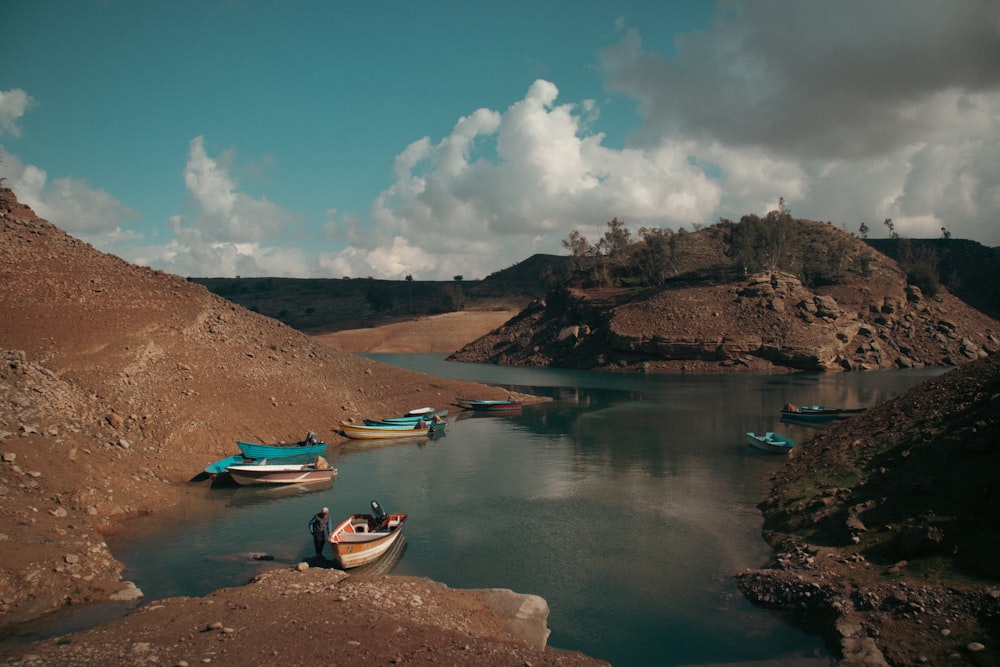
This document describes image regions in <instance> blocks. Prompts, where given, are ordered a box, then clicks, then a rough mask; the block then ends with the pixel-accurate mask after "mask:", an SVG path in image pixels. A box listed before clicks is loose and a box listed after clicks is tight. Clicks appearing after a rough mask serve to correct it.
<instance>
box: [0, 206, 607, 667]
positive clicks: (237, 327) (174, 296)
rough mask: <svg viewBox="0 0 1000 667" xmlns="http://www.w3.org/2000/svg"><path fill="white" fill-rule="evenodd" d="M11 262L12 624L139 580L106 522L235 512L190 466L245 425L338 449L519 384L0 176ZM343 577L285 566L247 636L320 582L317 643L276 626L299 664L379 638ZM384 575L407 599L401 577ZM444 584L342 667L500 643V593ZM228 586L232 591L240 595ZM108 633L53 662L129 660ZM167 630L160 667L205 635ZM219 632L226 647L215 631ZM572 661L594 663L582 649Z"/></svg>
mask: <svg viewBox="0 0 1000 667" xmlns="http://www.w3.org/2000/svg"><path fill="white" fill-rule="evenodd" d="M0 276H2V278H0V280H2V285H3V289H2V290H0V452H2V461H0V629H3V630H5V631H6V630H13V631H16V628H17V626H18V625H19V624H21V623H23V622H25V621H28V620H30V619H35V618H38V617H41V616H43V615H45V614H48V613H49V612H52V611H54V610H57V609H59V608H61V607H63V606H65V605H82V604H86V603H88V602H95V601H102V600H108V599H115V598H124V599H129V598H130V597H131V596H134V595H135V594H136V591H135V590H134V588H132V587H130V586H129V585H127V584H126V583H125V582H122V581H121V578H120V575H121V572H122V564H121V563H119V562H118V561H117V560H115V559H114V557H113V556H112V554H111V553H110V552H109V550H108V547H107V544H106V542H105V539H104V536H105V535H107V534H108V533H111V532H114V531H118V530H121V529H122V528H123V526H124V525H125V522H126V521H127V519H129V518H130V517H134V516H138V515H143V514H154V513H155V514H160V515H163V516H165V518H169V517H170V516H174V515H182V514H184V513H185V512H198V513H202V514H203V513H206V512H218V511H224V509H222V508H219V507H217V505H218V503H210V502H206V501H205V493H204V488H203V486H199V485H196V484H194V485H193V484H191V483H190V481H191V480H192V478H193V477H195V476H196V475H197V473H199V472H200V471H201V470H202V468H203V467H204V466H205V465H206V464H208V463H210V462H212V461H215V460H218V459H220V458H222V457H224V456H228V455H230V454H232V453H233V449H234V441H235V440H237V439H245V440H251V441H258V442H295V441H298V440H301V439H302V437H303V436H304V434H305V433H306V431H307V430H312V431H315V432H317V433H319V434H320V435H321V436H322V437H323V438H324V439H326V440H327V441H328V442H330V443H331V445H333V446H336V445H337V444H338V443H339V442H340V441H341V440H342V438H340V437H339V436H337V435H336V434H335V433H334V431H333V428H334V427H335V425H336V424H337V423H338V422H339V421H340V420H341V419H344V418H349V417H354V418H360V417H364V416H369V415H372V414H392V413H401V412H402V411H405V410H407V409H410V408H413V407H416V406H421V405H438V406H446V405H452V404H454V402H455V399H456V397H457V396H461V395H468V394H470V393H475V394H477V395H483V396H487V395H489V396H495V397H497V398H501V397H504V396H506V395H507V392H506V391H501V390H499V389H497V388H493V387H485V386H482V385H477V384H474V383H469V382H462V381H450V380H441V379H437V378H433V377H430V376H427V375H424V374H420V373H411V372H408V371H403V370H400V369H398V368H394V367H390V366H385V365H382V364H378V363H375V362H372V361H369V360H366V359H362V358H359V357H355V356H353V355H351V354H348V353H344V352H340V351H337V350H334V349H332V348H330V347H328V346H325V345H323V344H321V343H319V342H317V341H315V340H314V339H311V338H309V337H308V336H306V335H305V334H303V333H301V332H299V331H296V330H294V329H291V328H289V327H288V326H286V325H284V324H281V323H280V322H277V321H275V320H272V319H270V318H267V317H264V316H262V315H259V314H256V313H253V312H250V311H248V310H245V309H244V308H242V307H240V306H237V305H235V304H233V303H231V302H229V301H226V300H224V299H222V298H220V297H218V296H216V295H214V294H212V293H210V292H209V291H208V290H207V289H205V288H204V287H203V286H201V285H197V284H195V283H192V282H189V281H187V280H184V279H182V278H180V277H177V276H173V275H168V274H164V273H162V272H159V271H154V270H150V269H147V268H141V267H138V266H134V265H131V264H129V263H127V262H124V261H122V260H121V259H119V258H117V257H114V256H111V255H107V254H104V253H101V252H98V251H97V250H95V249H94V248H93V247H91V246H89V245H88V244H86V243H83V242H81V241H79V240H78V239H75V238H72V237H70V236H68V235H67V234H65V233H64V232H62V231H61V230H59V229H57V228H56V227H54V226H53V225H51V224H49V223H48V222H46V221H44V220H41V219H39V218H38V217H37V216H35V214H34V213H33V212H32V211H31V210H30V209H29V208H27V207H25V206H23V205H21V204H19V203H18V202H17V200H16V198H15V197H14V195H13V193H12V192H11V191H10V190H7V189H0ZM334 574H335V572H333V571H327V574H325V575H319V574H314V575H310V576H312V577H313V578H316V577H319V579H316V580H315V581H313V583H312V584H309V585H305V580H304V579H303V580H301V582H302V586H301V588H300V584H299V583H295V582H289V581H285V583H284V584H283V585H281V586H280V588H281V590H282V595H277V593H275V594H274V595H273V598H274V599H272V600H270V601H269V603H268V604H267V605H266V606H260V605H257V606H255V607H251V608H250V612H249V613H248V615H247V616H246V617H245V618H244V619H243V620H241V621H240V623H241V624H243V625H241V626H240V627H241V628H242V630H241V632H245V633H250V634H253V632H254V629H255V628H263V627H264V626H265V625H267V624H268V623H271V622H273V619H274V618H282V617H284V618H287V617H288V616H289V615H292V616H294V617H298V618H299V619H303V616H302V613H301V611H302V609H304V608H309V609H315V608H316V604H317V596H316V595H312V594H311V593H313V592H315V591H313V590H312V588H311V587H315V586H318V587H319V588H320V589H322V590H324V591H328V595H326V596H325V598H326V599H325V602H324V604H328V605H329V606H330V607H331V609H330V613H332V614H335V616H334V617H336V618H338V619H339V620H340V621H341V623H340V624H339V625H338V626H337V628H336V629H335V630H331V629H330V628H327V627H324V629H323V631H322V633H320V632H319V631H316V632H315V633H313V634H314V635H315V636H316V637H317V639H318V641H315V642H311V643H310V642H306V643H304V644H303V643H302V642H301V641H298V640H295V639H292V638H290V637H287V636H282V635H281V633H276V634H275V635H274V637H273V642H274V644H273V646H271V647H270V648H269V650H271V649H273V651H274V654H275V655H277V654H279V653H284V654H285V655H286V656H289V657H290V658H291V660H292V662H296V661H297V662H298V663H299V664H301V663H304V662H306V661H312V660H317V659H321V658H322V659H326V660H330V659H334V660H335V661H336V660H337V657H336V655H335V654H332V653H330V646H331V644H330V641H331V640H336V639H338V638H339V640H340V641H339V644H337V645H338V646H343V647H348V648H347V649H345V650H349V644H348V642H349V641H351V640H353V639H354V638H356V637H365V636H367V633H368V629H369V628H370V627H371V623H372V622H373V621H372V618H373V616H372V614H373V613H375V612H372V611H371V609H369V608H368V607H367V606H366V605H367V603H364V604H361V601H360V598H359V603H358V604H361V607H358V606H356V605H354V604H352V603H351V602H350V601H349V600H350V598H351V596H350V595H349V594H348V592H347V590H348V589H347V588H338V586H340V584H341V583H343V582H342V581H341V580H340V579H339V578H336V577H333V575H334ZM286 576H292V575H286ZM347 581H348V582H349V581H350V580H349V579H348V580H347ZM370 585H371V586H372V587H373V589H374V590H378V589H381V590H382V591H383V592H384V593H385V595H386V597H385V598H384V599H385V600H391V599H392V597H391V595H392V594H391V593H390V591H391V589H393V586H394V585H395V584H392V583H379V582H373V583H372V584H370ZM344 586H348V584H344ZM438 589H443V587H438ZM438 589H435V588H434V587H433V586H431V587H430V588H429V590H428V592H426V593H422V595H423V598H422V599H423V600H425V601H426V603H427V604H428V605H430V603H431V602H432V599H431V598H432V597H433V596H435V595H436V594H437V593H435V592H434V591H435V590H438ZM338 590H340V591H341V592H340V593H339V595H340V597H338V593H336V591H338ZM439 593H440V595H441V600H442V601H445V602H442V603H441V604H442V605H443V606H442V610H439V611H438V612H437V615H436V616H435V618H430V617H429V616H428V614H427V612H428V610H429V609H430V608H431V607H430V606H426V605H425V606H424V607H422V608H419V609H418V608H415V607H413V605H411V604H410V603H409V602H407V603H406V604H402V603H401V604H399V605H394V609H395V611H392V610H383V611H382V612H381V614H380V615H379V614H377V616H378V617H379V618H380V619H381V620H379V621H378V622H381V623H390V624H391V623H402V624H404V625H406V626H407V627H410V628H412V629H413V632H412V634H410V635H407V636H402V635H400V636H399V637H398V638H397V639H398V641H396V642H395V643H394V642H393V641H386V642H385V643H380V646H379V647H378V650H377V651H376V652H371V651H370V650H365V651H359V652H357V656H355V657H354V658H351V657H349V656H348V657H344V660H342V661H341V662H342V664H369V662H368V661H369V660H370V659H375V658H377V657H378V656H379V655H381V659H382V661H383V662H385V661H388V660H390V659H394V658H397V657H398V656H400V655H404V654H407V651H410V650H412V651H418V652H427V651H430V652H431V653H433V652H434V651H436V650H438V649H441V650H452V647H454V646H455V645H458V646H463V645H464V646H466V647H471V648H472V649H473V650H474V649H475V648H476V647H480V646H485V645H487V643H490V642H492V643H493V644H492V646H493V649H491V650H495V649H496V643H495V642H497V641H501V640H498V639H497V637H498V636H499V635H498V633H497V629H496V628H497V617H496V616H494V615H493V614H492V613H491V612H490V608H489V606H488V605H484V604H482V603H479V604H478V606H476V607H475V609H472V610H470V609H469V608H466V607H460V606H459V607H453V606H451V603H447V602H446V598H448V597H449V595H451V594H449V593H447V592H446V591H444V590H439ZM234 596H235V594H234ZM220 600H222V602H223V604H220V605H219V607H220V608H222V607H226V604H225V595H223V596H221V597H220ZM334 607H336V610H334V609H333V608H334ZM362 607H363V608H364V609H363V611H364V613H361V611H359V610H362ZM243 608H244V609H245V607H243ZM354 611H358V612H359V613H358V614H357V615H355V614H354ZM203 613H204V604H203V603H202V602H195V603H192V604H190V605H187V606H185V605H184V604H179V605H178V606H177V607H176V609H175V610H174V611H172V612H171V618H174V619H177V620H179V621H180V625H181V626H182V627H186V628H187V629H190V628H191V627H199V624H201V626H200V627H205V623H206V622H205V620H204V616H203ZM282 614H285V615H284V616H282ZM142 618H144V619H146V620H142V619H139V620H136V619H133V620H132V621H130V623H131V624H132V627H135V626H138V625H142V624H143V623H148V625H149V627H150V628H151V629H150V630H149V631H150V632H153V630H152V628H155V627H161V626H162V622H161V621H159V620H157V618H156V617H155V615H149V616H144V617H142ZM308 618H309V617H308V616H307V617H306V620H308ZM441 618H445V621H447V622H444V621H441V622H439V621H440V619H441ZM215 620H218V618H216V619H215ZM210 622H212V621H209V623H210ZM442 623H443V624H442ZM306 625H307V624H304V625H303V627H306ZM285 627H286V628H287V625H286V626H285ZM455 628H459V630H456V629H455ZM99 636H102V637H104V639H102V640H101V641H105V640H107V641H111V642H112V643H113V648H108V649H106V650H105V652H103V653H94V654H92V655H90V656H89V658H88V657H87V656H86V655H85V654H84V649H83V646H84V645H85V642H84V640H82V639H77V640H74V641H72V642H62V644H60V646H63V645H67V646H69V648H68V649H67V648H65V647H63V648H60V649H58V650H61V651H63V653H61V654H60V656H59V657H55V656H54V655H53V656H50V662H49V664H134V662H133V657H134V655H133V654H132V653H131V651H132V650H133V648H134V644H135V642H134V640H133V639H131V636H130V635H128V634H126V631H124V630H117V631H116V630H115V629H114V628H112V629H110V630H106V631H104V634H103V635H99ZM109 636H110V637H111V639H108V637H109ZM206 637H207V635H206ZM487 637H488V638H489V641H488V642H487ZM481 640H482V643H481ZM170 641H171V646H170V647H162V648H161V649H150V648H149V646H146V649H144V650H150V651H153V650H162V653H161V654H160V655H162V656H163V659H164V660H173V661H172V662H166V663H165V664H181V663H180V662H178V661H179V660H182V659H183V660H191V659H192V658H190V657H188V658H185V657H184V656H191V655H192V653H191V651H192V650H193V649H191V648H190V647H189V646H185V642H184V640H183V639H178V635H176V634H174V635H172V636H171V638H170ZM212 642H214V643H215V645H216V646H217V645H218V639H216V638H215V636H214V635H213V636H212ZM502 642H504V643H505V646H506V648H505V650H507V651H509V652H510V655H516V656H519V657H517V658H513V659H515V660H516V661H517V662H519V663H523V662H535V663H536V664H548V663H549V662H550V661H552V660H554V658H553V657H552V656H551V655H550V652H549V650H547V649H541V648H539V647H538V646H537V645H536V646H529V645H527V644H525V643H524V642H519V641H517V640H515V639H514V638H513V637H511V636H510V635H509V634H508V635H507V638H506V639H505V640H502ZM254 645H255V646H257V645H256V644H254ZM53 646H54V645H53ZM262 646H263V645H261V646H257V647H256V648H255V649H254V650H255V651H256V650H260V649H261V648H262ZM442 647H447V648H442ZM38 650H43V649H41V648H39V649H38ZM95 650H96V649H95ZM198 650H200V649H198ZM206 650H210V649H206ZM66 651H68V654H67V653H66ZM22 653H23V651H22ZM197 654H198V653H197V650H196V651H195V655H197ZM386 654H388V655H386ZM32 655H35V656H36V658H37V655H36V654H35V653H32V652H31V651H29V652H28V655H27V657H26V658H25V660H27V661H28V662H31V660H33V659H35V658H32V657H31V656H32ZM498 655H499V654H498ZM71 656H75V657H71ZM169 656H177V657H174V658H170V657H169ZM358 656H360V657H358ZM364 656H368V657H367V658H365V657H364ZM146 657H147V658H149V661H154V659H159V658H157V657H156V655H155V654H150V655H147V656H146ZM137 659H138V658H137ZM258 659H259V656H258ZM508 659H510V658H508ZM43 662H45V660H43ZM223 664H225V663H223ZM234 664H235V663H234ZM240 664H246V663H245V662H241V663H240ZM483 664H508V661H507V660H506V659H501V660H490V659H486V660H484V663H483ZM569 664H574V663H573V662H572V661H571V662H570V663H569ZM575 664H593V661H588V660H586V659H584V658H582V657H580V658H579V661H577V662H576V663H575Z"/></svg>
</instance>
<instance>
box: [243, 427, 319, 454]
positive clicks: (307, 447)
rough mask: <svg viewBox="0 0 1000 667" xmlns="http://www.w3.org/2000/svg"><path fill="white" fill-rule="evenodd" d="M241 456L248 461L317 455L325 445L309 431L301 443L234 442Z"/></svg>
mask: <svg viewBox="0 0 1000 667" xmlns="http://www.w3.org/2000/svg"><path fill="white" fill-rule="evenodd" d="M236 444H237V446H239V448H240V451H241V452H243V456H245V457H247V458H248V459H278V458H283V457H286V456H298V455H303V454H313V455H318V454H322V453H323V452H325V451H326V443H325V442H320V441H319V440H318V439H317V438H316V434H315V433H313V432H312V431H310V432H309V433H307V434H306V439H305V440H303V441H302V442H295V443H292V444H288V445H286V444H284V443H282V444H276V445H259V444H257V443H254V442H243V441H242V440H237V441H236Z"/></svg>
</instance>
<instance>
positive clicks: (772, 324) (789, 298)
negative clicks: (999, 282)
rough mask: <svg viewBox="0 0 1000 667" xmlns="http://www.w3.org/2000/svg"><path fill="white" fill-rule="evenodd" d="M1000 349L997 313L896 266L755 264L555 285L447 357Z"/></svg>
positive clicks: (642, 361) (617, 360)
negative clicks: (651, 282)
mask: <svg viewBox="0 0 1000 667" xmlns="http://www.w3.org/2000/svg"><path fill="white" fill-rule="evenodd" d="M998 350H1000V324H998V323H997V322H996V321H995V320H992V319H990V318H989V317H986V316H985V315H983V314H982V313H980V312H978V311H976V310H974V309H972V308H970V307H969V306H967V305H965V304H963V303H962V302H961V301H959V300H957V299H955V298H954V297H952V296H951V295H950V294H948V293H947V292H944V291H942V292H941V293H939V294H938V295H936V296H935V297H934V298H926V297H925V296H924V295H923V294H922V293H921V292H920V290H919V288H917V287H916V286H914V285H908V284H906V282H905V280H904V278H903V276H902V274H901V273H900V272H898V271H890V270H886V271H885V272H884V275H883V278H882V279H881V280H879V281H871V282H870V283H869V282H861V281H855V282H852V283H844V284H840V285H836V286H831V287H827V288H822V289H815V290H812V289H808V288H807V287H805V286H804V285H803V284H802V282H801V281H800V280H799V279H797V278H796V277H795V276H792V275H790V274H786V273H763V274H758V275H754V276H750V277H749V278H748V279H747V280H745V281H742V282H739V283H735V284H727V285H707V286H694V287H681V288H677V289H663V290H659V291H634V290H632V291H630V290H602V291H589V290H579V289H564V290H560V291H557V292H553V293H552V294H550V295H549V297H548V298H547V299H546V300H539V301H536V302H534V303H533V304H532V305H531V306H529V307H528V308H526V309H525V310H524V311H523V312H521V313H520V314H519V315H518V316H517V317H515V318H513V319H512V320H510V321H509V322H508V323H507V324H506V325H505V326H503V327H501V328H500V329H497V330H496V331H494V332H492V333H491V334H489V335H488V336H485V337H483V338H481V339H479V340H477V341H474V342H473V343H471V344H469V345H467V346H466V347H464V348H463V349H461V350H459V351H458V352H457V353H455V354H454V355H452V357H451V358H452V359H454V360H457V361H471V362H481V363H499V364H511V365H527V366H556V367H561V368H586V369H595V370H622V371H642V372H657V371H663V372H676V371H697V372H710V371H741V370H752V371H771V372H774V371H781V370H792V371H844V370H874V369H892V368H912V367H922V366H952V365H959V364H962V363H965V362H967V361H972V360H974V359H979V358H982V357H984V356H986V355H987V354H990V353H992V352H995V351H998Z"/></svg>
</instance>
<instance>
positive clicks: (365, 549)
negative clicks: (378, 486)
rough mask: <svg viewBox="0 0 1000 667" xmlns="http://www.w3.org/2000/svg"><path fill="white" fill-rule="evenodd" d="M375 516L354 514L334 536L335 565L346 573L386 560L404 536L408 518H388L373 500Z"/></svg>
mask: <svg viewBox="0 0 1000 667" xmlns="http://www.w3.org/2000/svg"><path fill="white" fill-rule="evenodd" d="M371 505H372V513H371V514H351V515H350V516H348V517H347V518H346V519H344V520H343V521H341V522H340V523H338V524H337V525H336V526H335V527H334V529H333V530H332V531H331V532H330V536H329V537H328V538H326V539H327V542H329V543H330V544H331V546H332V547H333V562H334V563H335V564H336V565H337V567H339V568H341V569H343V570H346V569H349V568H352V567H359V566H361V565H367V564H369V563H372V562H374V561H376V560H378V559H379V558H380V557H381V556H383V555H384V554H385V553H386V552H387V551H389V549H390V548H391V547H392V545H393V544H394V543H395V542H396V540H397V539H398V538H399V537H400V536H401V535H402V533H403V523H404V522H405V521H406V515H405V514H386V513H385V510H383V509H382V506H381V505H379V504H378V501H377V500H373V501H372V503H371Z"/></svg>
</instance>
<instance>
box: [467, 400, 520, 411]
mask: <svg viewBox="0 0 1000 667" xmlns="http://www.w3.org/2000/svg"><path fill="white" fill-rule="evenodd" d="M455 402H456V403H457V404H458V406H459V407H462V408H465V409H467V410H477V411H482V412H493V411H500V410H520V409H521V401H518V400H515V399H513V398H508V399H504V400H478V399H474V398H458V399H455Z"/></svg>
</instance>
